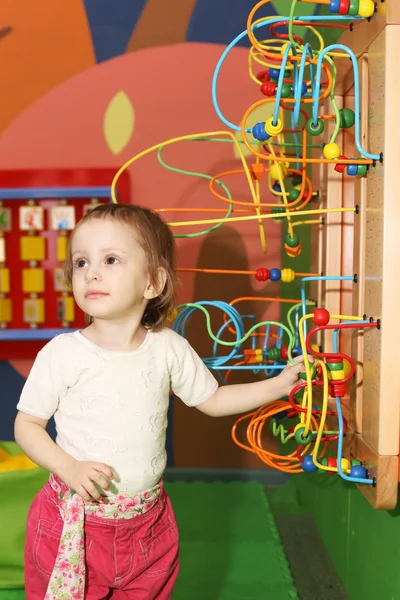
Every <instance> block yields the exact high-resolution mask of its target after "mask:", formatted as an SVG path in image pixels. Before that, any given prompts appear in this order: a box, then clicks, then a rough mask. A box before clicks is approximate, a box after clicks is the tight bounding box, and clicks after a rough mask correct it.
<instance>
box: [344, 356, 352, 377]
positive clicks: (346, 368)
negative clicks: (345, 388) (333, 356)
mask: <svg viewBox="0 0 400 600" xmlns="http://www.w3.org/2000/svg"><path fill="white" fill-rule="evenodd" d="M343 369H344V374H345V377H347V376H348V375H349V373H350V370H351V364H350V363H349V361H348V360H344V361H343Z"/></svg>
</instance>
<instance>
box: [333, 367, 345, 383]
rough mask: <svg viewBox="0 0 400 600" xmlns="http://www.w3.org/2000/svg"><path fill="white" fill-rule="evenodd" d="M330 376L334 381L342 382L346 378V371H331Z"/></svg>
mask: <svg viewBox="0 0 400 600" xmlns="http://www.w3.org/2000/svg"><path fill="white" fill-rule="evenodd" d="M330 374H331V378H332V379H333V381H340V380H341V379H344V378H345V377H346V375H345V374H344V369H340V371H330Z"/></svg>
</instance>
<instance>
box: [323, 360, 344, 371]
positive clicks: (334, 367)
mask: <svg viewBox="0 0 400 600" xmlns="http://www.w3.org/2000/svg"><path fill="white" fill-rule="evenodd" d="M326 368H327V369H328V371H342V370H343V363H342V362H337V363H326Z"/></svg>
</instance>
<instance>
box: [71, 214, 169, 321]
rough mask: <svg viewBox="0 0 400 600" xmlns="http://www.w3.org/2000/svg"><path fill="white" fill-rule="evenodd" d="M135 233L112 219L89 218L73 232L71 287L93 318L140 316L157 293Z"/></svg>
mask: <svg viewBox="0 0 400 600" xmlns="http://www.w3.org/2000/svg"><path fill="white" fill-rule="evenodd" d="M134 235H135V232H134V230H132V228H131V227H129V226H128V225H125V224H124V223H119V222H118V221H113V220H111V219H92V220H89V221H87V222H86V223H84V224H83V225H80V226H79V227H78V228H77V230H76V231H75V233H74V235H73V238H72V244H71V254H72V263H73V273H72V290H73V294H74V297H75V300H76V303H77V304H78V306H79V307H80V308H81V309H82V310H83V311H84V312H85V313H87V314H88V315H90V316H92V317H93V318H94V319H104V320H114V319H118V320H121V319H124V318H131V317H132V316H138V317H140V318H141V316H142V315H143V313H144V311H145V309H146V306H147V303H148V301H149V300H150V299H151V298H155V297H156V296H157V295H158V294H157V293H156V291H155V289H154V287H153V285H152V284H151V283H150V279H149V275H148V269H147V261H146V256H145V253H144V250H143V248H142V247H141V246H140V245H139V243H138V242H137V241H136V239H135V237H134Z"/></svg>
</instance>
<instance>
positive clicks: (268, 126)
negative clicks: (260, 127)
mask: <svg viewBox="0 0 400 600" xmlns="http://www.w3.org/2000/svg"><path fill="white" fill-rule="evenodd" d="M265 131H266V132H267V133H268V135H270V136H271V137H272V136H276V135H279V134H280V133H281V132H282V131H283V121H282V120H281V119H277V121H276V124H274V117H270V118H269V119H268V120H267V121H266V123H265ZM338 156H339V154H338Z"/></svg>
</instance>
